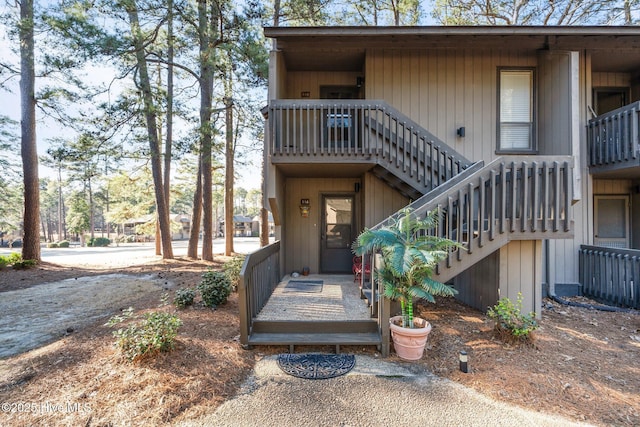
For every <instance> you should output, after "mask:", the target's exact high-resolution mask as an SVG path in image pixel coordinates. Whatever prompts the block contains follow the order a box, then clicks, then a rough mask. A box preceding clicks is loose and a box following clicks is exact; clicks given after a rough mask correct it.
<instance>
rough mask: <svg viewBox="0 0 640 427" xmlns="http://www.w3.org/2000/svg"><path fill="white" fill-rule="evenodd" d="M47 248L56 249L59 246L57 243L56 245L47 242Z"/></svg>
mask: <svg viewBox="0 0 640 427" xmlns="http://www.w3.org/2000/svg"><path fill="white" fill-rule="evenodd" d="M47 247H48V248H58V247H60V245H59V244H58V243H56V242H49V243H47Z"/></svg>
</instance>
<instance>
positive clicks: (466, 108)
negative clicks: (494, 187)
mask: <svg viewBox="0 0 640 427" xmlns="http://www.w3.org/2000/svg"><path fill="white" fill-rule="evenodd" d="M536 65H537V56H536V54H535V52H531V53H530V54H526V55H523V54H516V53H510V52H508V51H505V50H500V51H498V50H482V49H478V50H471V49H463V50H439V49H437V50H436V49H434V50H430V49H418V50H411V51H408V50H403V51H394V50H386V49H371V50H369V51H368V53H367V58H366V98H367V99H384V100H385V101H387V102H389V103H390V104H391V105H393V106H394V107H396V108H397V109H399V110H400V111H402V112H403V113H405V114H406V115H408V116H409V117H411V118H412V119H413V120H415V121H416V122H418V123H420V124H421V125H422V126H423V127H425V128H426V129H428V130H429V131H430V132H431V133H433V134H435V135H436V136H438V137H439V138H441V139H442V140H444V142H446V143H447V144H448V145H449V146H451V147H452V148H454V149H455V150H456V151H458V152H460V153H461V154H462V155H463V156H465V157H467V158H469V159H472V160H480V159H482V160H485V161H490V160H493V159H494V158H495V157H496V155H495V149H496V119H497V114H496V108H497V103H496V102H497V77H496V76H497V75H496V73H497V67H499V66H514V67H516V66H517V67H520V66H527V67H535V66H536ZM462 126H464V127H465V129H466V136H465V137H464V138H460V137H458V136H457V135H456V130H457V129H458V128H459V127H462Z"/></svg>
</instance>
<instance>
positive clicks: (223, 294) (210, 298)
mask: <svg viewBox="0 0 640 427" xmlns="http://www.w3.org/2000/svg"><path fill="white" fill-rule="evenodd" d="M198 290H199V291H200V295H201V296H202V302H203V303H204V305H205V306H207V307H215V306H218V305H220V304H224V303H225V302H226V301H227V298H229V295H231V290H232V289H231V281H230V280H229V277H228V276H227V275H226V274H225V273H224V272H222V271H213V270H209V271H207V272H206V273H204V274H203V275H202V282H200V284H199V285H198Z"/></svg>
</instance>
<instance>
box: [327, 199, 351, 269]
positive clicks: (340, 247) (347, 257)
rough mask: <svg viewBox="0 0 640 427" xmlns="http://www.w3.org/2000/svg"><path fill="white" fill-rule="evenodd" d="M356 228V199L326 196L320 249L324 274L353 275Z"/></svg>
mask: <svg viewBox="0 0 640 427" xmlns="http://www.w3.org/2000/svg"><path fill="white" fill-rule="evenodd" d="M354 228H355V227H354V197H353V196H352V195H347V196H324V197H323V198H322V235H321V242H322V243H321V244H322V246H321V249H320V270H321V271H322V273H351V268H352V260H353V254H352V253H351V243H352V242H353V239H354V238H355V236H354V235H353V233H354Z"/></svg>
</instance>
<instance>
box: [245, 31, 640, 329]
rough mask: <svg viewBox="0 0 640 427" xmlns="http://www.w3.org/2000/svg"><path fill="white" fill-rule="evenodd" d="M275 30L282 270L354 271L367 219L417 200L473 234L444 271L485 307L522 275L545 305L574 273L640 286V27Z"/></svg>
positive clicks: (272, 180)
mask: <svg viewBox="0 0 640 427" xmlns="http://www.w3.org/2000/svg"><path fill="white" fill-rule="evenodd" d="M265 35H266V36H267V37H268V38H271V39H272V40H273V50H272V52H271V56H270V75H269V92H268V93H269V99H268V106H267V107H265V109H264V111H263V113H264V115H265V118H266V122H265V123H266V126H265V160H264V170H265V172H264V173H265V177H264V178H265V183H266V184H265V190H266V193H265V198H266V200H267V201H268V206H269V207H270V210H271V212H272V214H273V217H274V222H275V234H276V240H279V245H278V257H277V266H278V271H279V272H281V274H280V275H284V274H285V273H289V272H292V271H296V270H299V269H301V268H302V266H308V267H309V269H310V270H311V272H315V273H322V274H340V273H350V272H351V271H352V262H353V261H352V260H353V255H352V253H351V249H350V248H351V243H352V242H353V240H354V239H355V237H356V236H357V235H358V233H359V232H360V231H361V230H362V229H363V228H365V227H374V226H376V224H378V223H380V222H381V221H384V220H386V219H387V218H389V217H390V216H391V215H393V214H394V213H395V212H397V211H398V210H399V209H401V208H403V207H404V206H406V205H410V206H412V207H413V208H415V210H416V213H418V214H421V213H424V212H426V211H427V210H431V209H440V211H441V212H442V220H441V223H440V226H439V229H438V230H434V233H437V234H439V235H442V236H446V237H448V238H452V239H455V240H458V241H460V242H461V243H463V244H464V245H465V249H464V250H459V251H456V253H452V254H451V256H450V258H449V259H448V260H447V261H446V262H444V263H443V264H442V266H441V267H442V268H440V270H439V280H441V281H447V282H450V283H451V284H452V285H453V286H454V287H455V288H456V289H457V290H458V291H459V294H458V297H459V298H460V299H461V300H463V301H464V302H466V303H468V304H470V305H472V306H475V307H477V308H479V309H486V307H487V306H489V305H492V304H494V303H495V302H496V301H497V299H498V298H499V297H502V296H508V297H510V298H516V297H517V295H518V293H521V294H522V295H523V297H524V308H525V310H534V311H536V312H537V313H540V308H541V300H542V297H543V295H545V294H552V295H553V294H555V293H556V292H559V291H560V290H561V289H562V288H564V287H567V286H569V287H575V288H580V287H582V288H584V289H588V290H591V292H592V293H594V294H597V295H595V296H603V297H605V296H606V295H605V294H607V293H610V291H611V289H614V290H615V289H618V288H620V289H618V290H621V292H622V294H624V295H626V296H625V297H617V298H618V301H617V302H621V303H624V304H627V305H633V303H634V302H635V303H636V304H637V303H638V302H639V298H638V295H637V293H638V292H637V289H638V288H637V285H638V280H639V277H640V256H639V255H640V252H639V251H634V249H635V250H638V249H640V140H639V136H638V135H639V128H640V116H639V114H640V28H638V27H331V28H311V27H309V28H291V27H278V28H266V29H265ZM625 260H626V261H625ZM627 261H628V262H627ZM625 262H626V264H625ZM596 276H602V277H596ZM280 278H281V277H278V279H280ZM598 281H601V282H602V283H604V284H603V285H602V284H600V282H598ZM634 284H635V286H636V288H635V289H636V290H635V291H634V288H633V286H634ZM603 286H604V288H603ZM607 289H608V290H607ZM247 322H248V325H250V323H251V321H250V320H248V321H247ZM381 328H383V329H384V325H381ZM247 333H249V334H250V326H247Z"/></svg>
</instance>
